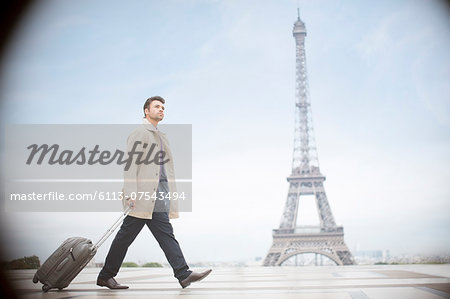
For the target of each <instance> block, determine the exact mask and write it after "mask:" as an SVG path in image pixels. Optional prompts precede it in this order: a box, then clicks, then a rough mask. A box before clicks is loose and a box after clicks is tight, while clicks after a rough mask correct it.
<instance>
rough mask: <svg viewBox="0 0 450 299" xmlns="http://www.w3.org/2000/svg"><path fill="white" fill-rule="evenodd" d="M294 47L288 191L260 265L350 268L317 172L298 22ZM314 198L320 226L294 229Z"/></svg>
mask: <svg viewBox="0 0 450 299" xmlns="http://www.w3.org/2000/svg"><path fill="white" fill-rule="evenodd" d="M293 35H294V38H295V43H296V103H295V133H294V135H295V137H294V153H293V158H292V173H291V175H290V176H289V177H288V178H287V180H288V182H289V190H288V195H287V199H286V204H285V207H284V212H283V215H282V217H281V222H280V227H279V228H278V229H274V230H273V243H272V247H271V248H270V250H269V252H268V254H267V256H266V258H265V260H264V263H263V265H264V266H280V265H282V264H283V263H284V262H285V261H287V260H288V259H289V258H291V257H293V256H296V255H299V254H309V253H313V254H316V255H315V256H316V259H315V260H316V264H317V256H318V255H320V256H321V257H322V256H327V257H328V258H330V259H331V260H333V261H334V262H335V263H336V264H337V265H352V264H354V259H353V256H352V254H351V252H350V251H349V249H348V247H347V245H346V244H345V242H344V230H343V227H342V226H337V225H336V223H335V221H334V217H333V214H332V212H331V208H330V206H329V204H328V200H327V196H326V194H325V188H324V185H323V183H324V181H325V176H324V175H322V174H321V172H320V169H319V160H318V157H317V150H316V147H315V141H314V133H313V126H312V118H311V104H310V101H309V92H308V80H307V72H306V57H305V37H306V27H305V24H304V23H303V22H302V21H301V20H300V13H299V14H298V19H297V21H296V22H295V23H294V30H293ZM305 195H309V196H311V195H313V196H314V198H315V201H316V206H317V210H318V214H319V220H320V226H297V218H298V210H299V202H300V198H301V197H302V196H305Z"/></svg>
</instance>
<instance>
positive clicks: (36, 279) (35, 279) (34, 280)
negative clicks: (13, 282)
mask: <svg viewBox="0 0 450 299" xmlns="http://www.w3.org/2000/svg"><path fill="white" fill-rule="evenodd" d="M38 281H39V279H38V278H37V276H36V274H34V276H33V282H34V283H37V282H38Z"/></svg>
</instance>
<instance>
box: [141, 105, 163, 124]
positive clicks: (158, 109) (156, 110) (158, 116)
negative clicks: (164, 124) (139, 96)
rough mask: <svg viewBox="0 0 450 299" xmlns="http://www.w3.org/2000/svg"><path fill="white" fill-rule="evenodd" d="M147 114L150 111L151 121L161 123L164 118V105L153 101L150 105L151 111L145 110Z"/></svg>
mask: <svg viewBox="0 0 450 299" xmlns="http://www.w3.org/2000/svg"><path fill="white" fill-rule="evenodd" d="M145 110H146V113H147V111H148V114H147V115H148V117H149V118H150V119H151V120H154V121H157V122H160V121H161V120H162V119H163V118H164V104H163V103H161V102H160V101H156V100H155V101H152V102H151V103H150V107H149V109H145Z"/></svg>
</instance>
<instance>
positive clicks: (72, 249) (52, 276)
mask: <svg viewBox="0 0 450 299" xmlns="http://www.w3.org/2000/svg"><path fill="white" fill-rule="evenodd" d="M129 211H130V209H129V208H128V209H127V210H125V211H124V212H123V214H122V215H121V216H120V217H119V219H117V220H116V222H114V224H113V225H112V226H111V227H110V228H109V229H108V230H107V231H106V233H105V234H104V235H103V236H102V237H101V238H100V240H98V242H97V243H95V245H94V244H92V241H91V240H89V239H86V238H82V237H72V238H68V239H67V240H65V241H64V242H63V243H62V244H61V246H59V247H58V249H56V250H55V252H53V254H52V255H50V257H49V258H48V259H47V260H46V261H45V262H44V263H43V264H42V266H41V267H40V268H39V269H38V270H37V272H36V274H35V275H34V277H33V282H34V283H37V282H38V281H40V282H41V283H43V286H42V290H43V291H44V292H47V291H49V290H50V289H53V288H58V289H59V290H62V289H64V288H65V287H67V286H68V285H69V284H70V283H71V282H72V280H73V279H74V278H75V277H76V276H77V275H78V273H80V272H81V270H83V268H84V267H85V266H86V265H87V264H88V263H89V261H90V260H91V259H92V258H93V257H94V255H95V254H96V253H97V249H98V248H100V246H101V245H102V244H103V242H105V241H106V239H108V237H109V236H110V235H111V234H112V233H113V232H114V230H115V229H116V228H117V227H118V226H119V225H120V224H121V223H122V221H123V219H124V218H125V217H126V216H127V215H128V212H129Z"/></svg>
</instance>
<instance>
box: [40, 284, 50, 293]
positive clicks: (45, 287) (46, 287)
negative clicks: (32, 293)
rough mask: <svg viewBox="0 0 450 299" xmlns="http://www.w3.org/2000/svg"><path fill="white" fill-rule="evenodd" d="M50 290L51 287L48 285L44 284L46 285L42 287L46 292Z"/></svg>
mask: <svg viewBox="0 0 450 299" xmlns="http://www.w3.org/2000/svg"><path fill="white" fill-rule="evenodd" d="M50 289H51V287H49V286H48V285H46V284H44V285H43V286H42V290H43V291H44V292H48V291H49V290H50Z"/></svg>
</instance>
